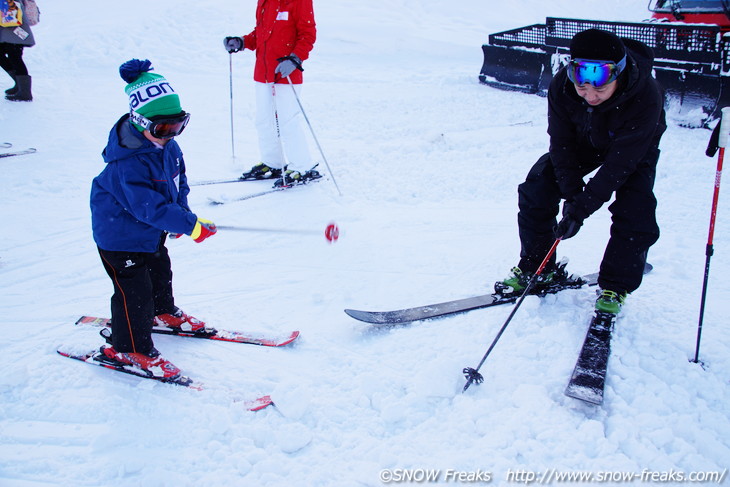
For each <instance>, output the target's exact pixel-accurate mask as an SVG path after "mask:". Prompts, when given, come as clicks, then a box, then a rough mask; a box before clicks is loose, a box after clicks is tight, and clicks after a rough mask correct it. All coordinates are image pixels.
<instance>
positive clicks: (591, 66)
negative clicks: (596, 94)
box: [567, 56, 626, 88]
mask: <svg viewBox="0 0 730 487" xmlns="http://www.w3.org/2000/svg"><path fill="white" fill-rule="evenodd" d="M624 68H626V56H624V57H623V59H621V61H619V62H617V63H615V62H613V61H596V60H592V59H571V61H570V62H569V63H568V66H567V70H568V79H570V81H572V82H573V83H575V84H577V85H584V84H586V83H589V84H591V85H593V86H595V87H596V88H600V87H601V86H604V85H607V84H608V83H610V82H612V81H615V80H616V78H618V77H619V75H620V74H621V73H622V72H623V70H624Z"/></svg>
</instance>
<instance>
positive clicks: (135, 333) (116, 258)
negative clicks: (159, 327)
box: [99, 234, 175, 355]
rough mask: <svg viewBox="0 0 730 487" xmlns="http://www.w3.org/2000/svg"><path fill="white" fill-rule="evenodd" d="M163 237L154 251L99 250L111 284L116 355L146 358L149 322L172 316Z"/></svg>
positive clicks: (149, 349)
mask: <svg viewBox="0 0 730 487" xmlns="http://www.w3.org/2000/svg"><path fill="white" fill-rule="evenodd" d="M165 238H166V236H165V235H164V234H163V236H162V238H161V239H160V245H159V247H158V249H157V251H156V252H116V251H109V250H103V249H99V255H100V256H101V261H102V263H103V264H104V270H106V273H107V274H108V275H109V277H110V278H111V280H112V283H113V284H114V294H113V295H112V298H111V312H112V346H113V347H114V349H115V350H116V351H117V352H135V353H142V354H145V355H149V353H150V352H151V351H152V348H153V347H154V344H153V342H152V321H153V319H154V317H155V316H157V315H159V314H163V313H172V312H173V311H174V310H175V302H174V299H173V296H172V269H171V266H170V256H169V255H168V253H167V247H165Z"/></svg>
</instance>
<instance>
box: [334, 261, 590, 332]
mask: <svg viewBox="0 0 730 487" xmlns="http://www.w3.org/2000/svg"><path fill="white" fill-rule="evenodd" d="M597 284H598V273H595V274H588V275H586V276H583V277H581V278H578V279H577V280H575V281H571V282H570V283H569V284H568V285H562V284H555V285H553V286H550V287H547V288H543V289H540V292H539V293H538V294H537V295H538V296H545V295H547V294H554V293H557V292H559V291H562V290H564V289H577V288H581V287H583V286H595V285H597ZM519 297H520V295H519V294H518V293H511V294H497V293H494V294H484V295H482V296H474V297H471V298H464V299H457V300H455V301H446V302H444V303H438V304H430V305H427V306H418V307H416V308H407V309H399V310H395V311H361V310H357V309H346V310H345V313H347V314H348V315H350V316H351V317H353V318H355V319H356V320H360V321H364V322H366V323H372V324H374V325H396V324H401V323H409V322H411V321H418V320H425V319H428V318H436V317H439V316H447V315H452V314H456V313H464V312H466V311H471V310H474V309H480V308H489V307H491V306H499V305H500V304H509V303H514V302H515V301H517V299H518V298H519Z"/></svg>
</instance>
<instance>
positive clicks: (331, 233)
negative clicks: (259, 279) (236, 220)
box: [216, 222, 340, 242]
mask: <svg viewBox="0 0 730 487" xmlns="http://www.w3.org/2000/svg"><path fill="white" fill-rule="evenodd" d="M216 228H217V229H218V230H230V231H236V232H261V233H288V234H295V235H322V234H324V236H325V238H326V239H327V240H328V241H329V242H336V241H337V239H338V238H339V237H340V229H339V227H338V226H337V224H336V223H334V222H332V223H329V224H328V225H327V227H326V228H325V229H324V233H323V232H320V231H318V230H300V229H293V228H256V227H240V226H236V225H216Z"/></svg>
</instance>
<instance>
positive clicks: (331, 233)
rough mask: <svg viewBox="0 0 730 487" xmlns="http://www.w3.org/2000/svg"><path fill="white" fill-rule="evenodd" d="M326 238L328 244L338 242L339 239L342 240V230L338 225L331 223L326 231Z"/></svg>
mask: <svg viewBox="0 0 730 487" xmlns="http://www.w3.org/2000/svg"><path fill="white" fill-rule="evenodd" d="M324 237H325V238H326V239H327V241H328V242H337V239H338V238H340V229H339V228H338V227H337V224H335V223H330V224H329V225H327V228H325V229H324Z"/></svg>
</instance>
